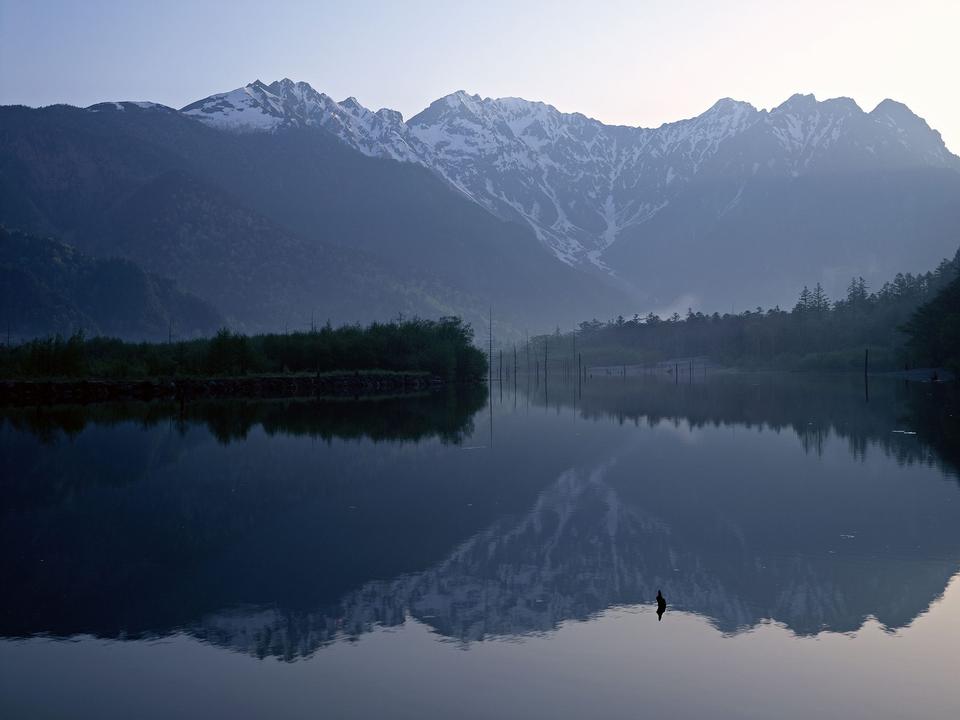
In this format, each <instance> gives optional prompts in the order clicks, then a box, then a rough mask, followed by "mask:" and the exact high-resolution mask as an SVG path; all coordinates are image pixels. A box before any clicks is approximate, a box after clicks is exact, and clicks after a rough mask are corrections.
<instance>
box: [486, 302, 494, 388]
mask: <svg viewBox="0 0 960 720" xmlns="http://www.w3.org/2000/svg"><path fill="white" fill-rule="evenodd" d="M487 327H488V329H489V331H490V352H489V353H487V360H488V365H489V368H488V370H489V378H488V382H491V383H492V382H493V306H492V305H491V306H490V322H489V323H488V325H487Z"/></svg>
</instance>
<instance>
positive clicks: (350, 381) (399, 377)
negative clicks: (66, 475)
mask: <svg viewBox="0 0 960 720" xmlns="http://www.w3.org/2000/svg"><path fill="white" fill-rule="evenodd" d="M486 370H487V361H486V357H485V356H484V354H483V353H482V352H481V351H480V350H478V349H477V348H476V347H474V346H473V331H472V329H471V327H470V326H469V325H466V324H464V323H463V322H462V321H461V320H460V319H459V318H442V319H440V320H420V319H413V320H405V321H403V320H398V321H396V322H392V323H373V324H371V325H369V326H367V327H360V326H355V325H352V326H344V327H340V328H333V327H331V326H330V325H329V324H328V325H327V326H325V327H322V328H315V329H311V330H310V331H307V332H295V333H285V334H268V335H256V336H246V335H242V334H237V333H233V332H231V331H229V330H226V329H224V330H221V331H220V332H219V333H217V335H216V336H215V337H213V338H209V339H203V340H190V341H184V342H172V341H171V342H168V343H131V342H124V341H122V340H116V339H109V338H89V339H88V338H84V337H83V335H82V334H80V333H76V334H74V335H73V336H71V337H69V338H63V337H59V336H58V337H53V338H45V339H39V340H33V341H30V342H27V343H23V344H21V345H16V346H12V347H11V346H8V347H4V348H3V349H2V351H0V378H2V381H0V402H2V403H7V404H11V403H12V404H24V403H35V402H45V403H46V402H61V401H69V402H97V401H104V400H123V399H152V398H161V397H162V398H170V397H180V398H193V397H294V396H306V395H340V396H345V395H346V396H348V395H363V394H382V393H397V392H418V391H423V390H426V389H428V388H430V387H432V386H436V385H440V384H444V383H470V382H477V381H479V380H480V379H482V378H483V376H484V374H485V373H486Z"/></svg>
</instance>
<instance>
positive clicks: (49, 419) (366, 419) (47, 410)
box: [0, 385, 486, 443]
mask: <svg viewBox="0 0 960 720" xmlns="http://www.w3.org/2000/svg"><path fill="white" fill-rule="evenodd" d="M485 400H486V392H485V390H484V388H482V387H480V386H476V385H466V386H455V387H449V388H446V389H445V390H441V391H438V392H433V393H424V394H418V395H400V396H393V397H386V398H375V397H372V398H366V399H360V400H342V399H319V400H318V399H310V398H302V399H293V400H290V399H285V400H198V401H192V402H189V403H185V404H182V405H181V404H178V403H176V402H173V401H157V402H124V403H102V404H96V405H86V406H83V405H62V406H57V405H55V406H50V407H33V408H4V409H3V410H2V411H0V422H5V423H8V424H9V425H10V426H11V427H12V428H14V429H15V430H18V431H21V432H29V433H31V434H33V435H35V436H36V437H38V438H40V439H41V441H43V442H45V443H52V442H55V441H56V439H57V438H58V437H59V435H60V434H61V433H62V434H63V435H65V436H67V437H71V436H75V435H77V434H79V433H80V432H81V431H83V430H84V429H85V428H86V427H87V426H88V425H102V426H115V425H119V424H121V423H137V424H139V425H141V426H143V427H152V426H154V425H157V424H159V423H162V422H170V421H175V422H176V423H178V425H179V427H180V429H181V430H186V428H187V426H189V425H193V424H199V425H205V426H206V427H207V428H209V430H210V432H211V433H213V434H214V435H215V436H216V437H217V439H218V440H220V441H221V442H223V443H229V442H231V441H234V440H243V439H244V438H246V437H247V434H248V433H249V432H250V430H251V429H253V428H254V427H256V426H261V427H263V429H264V430H265V431H266V432H267V433H268V434H271V435H274V434H284V435H309V436H311V437H317V438H321V439H324V440H331V439H334V438H344V439H358V438H366V439H370V440H373V441H375V442H377V441H391V440H409V441H417V440H423V439H425V438H428V437H439V438H440V439H441V440H443V441H444V442H451V443H457V442H460V441H461V440H462V439H463V438H464V437H465V436H466V435H469V434H470V433H471V432H472V431H473V424H472V417H473V415H474V414H475V413H476V412H477V411H478V410H479V409H480V408H481V407H483V405H484V402H485Z"/></svg>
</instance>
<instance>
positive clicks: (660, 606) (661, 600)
mask: <svg viewBox="0 0 960 720" xmlns="http://www.w3.org/2000/svg"><path fill="white" fill-rule="evenodd" d="M666 609H667V599H666V598H665V597H664V596H663V593H662V592H660V590H659V589H658V590H657V622H659V621H661V620H663V613H664V612H665V611H666Z"/></svg>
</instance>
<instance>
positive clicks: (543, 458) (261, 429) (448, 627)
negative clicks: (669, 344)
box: [0, 374, 960, 719]
mask: <svg viewBox="0 0 960 720" xmlns="http://www.w3.org/2000/svg"><path fill="white" fill-rule="evenodd" d="M956 397H957V396H956V394H955V391H954V390H951V389H949V388H937V387H934V386H930V385H911V386H907V385H905V384H904V383H902V382H898V381H884V382H881V381H872V382H871V386H870V393H869V400H867V398H866V397H865V394H864V387H863V382H862V379H859V378H846V377H831V378H815V377H810V376H781V375H722V374H717V375H715V376H711V377H708V378H707V379H703V378H697V379H696V381H695V382H693V383H692V384H691V383H681V384H675V383H674V382H672V381H671V382H664V381H661V380H657V379H654V378H649V377H637V378H627V379H626V380H624V379H623V378H615V377H611V378H596V379H593V380H591V381H590V382H588V383H586V384H584V385H583V386H582V387H581V388H577V387H575V386H574V384H572V383H566V384H565V383H561V382H559V381H557V382H554V381H552V380H551V384H550V386H549V387H548V388H547V389H546V390H545V388H544V387H543V386H542V385H540V386H537V385H536V384H535V383H530V384H529V385H528V383H527V381H526V380H525V379H524V378H521V379H520V382H518V383H516V384H515V383H514V382H513V381H510V382H505V383H503V386H502V387H501V386H499V385H496V386H494V388H493V391H492V393H491V396H490V397H488V394H487V391H486V389H474V390H473V391H466V392H459V393H452V392H441V393H439V394H436V395H431V396H425V397H416V398H404V399H383V400H375V401H374V400H366V401H349V402H318V401H313V400H303V401H279V402H209V403H195V404H192V405H187V406H186V407H185V408H181V407H179V406H178V405H176V404H164V403H154V404H128V405H105V406H96V407H89V408H86V409H84V408H76V407H72V408H71V407H64V408H46V409H41V410H38V409H35V408H34V409H28V410H6V411H3V412H0V455H2V463H3V471H2V486H0V490H2V496H0V577H2V578H3V584H2V589H0V717H3V718H134V717H135V718H166V717H179V718H193V717H197V718H220V717H224V718H226V717H229V718H245V717H271V718H288V717H289V718H301V717H302V718H308V717H309V718H316V717H330V718H354V717H356V718H385V717H398V718H428V717H457V718H496V717H518V718H568V717H569V718H586V717H590V718H635V717H661V718H687V717H689V718H702V717H720V718H739V717H756V718H771V717H782V718H810V717H818V718H871V719H875V718H953V717H960V683H958V682H957V680H956V667H957V662H958V661H960V575H958V570H960V494H958V493H960V487H958V480H957V477H958V476H957V468H958V466H960V434H958V420H957V414H956V413H955V408H956V405H957V402H956ZM658 589H659V590H662V592H663V595H664V596H665V597H666V600H667V603H668V605H667V609H666V612H665V613H664V614H663V616H662V619H660V618H658V615H657V612H656V610H657V605H656V601H655V597H656V594H657V591H658Z"/></svg>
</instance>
